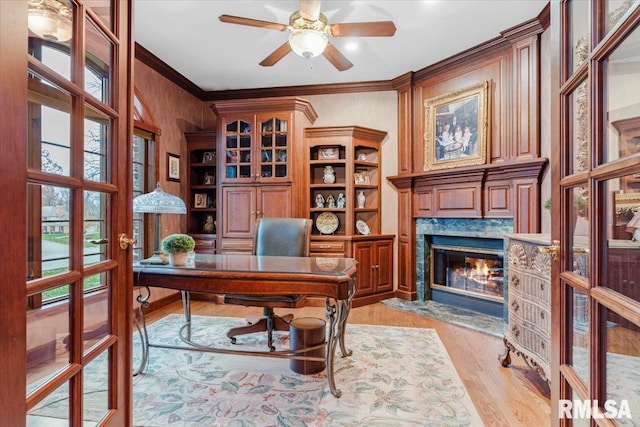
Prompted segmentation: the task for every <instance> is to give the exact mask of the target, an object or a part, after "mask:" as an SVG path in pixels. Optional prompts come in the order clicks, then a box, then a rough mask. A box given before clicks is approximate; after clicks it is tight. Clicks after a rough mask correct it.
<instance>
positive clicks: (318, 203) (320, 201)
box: [316, 193, 324, 208]
mask: <svg viewBox="0 0 640 427" xmlns="http://www.w3.org/2000/svg"><path fill="white" fill-rule="evenodd" d="M316 208H324V197H322V194H319V193H318V195H317V196H316Z"/></svg>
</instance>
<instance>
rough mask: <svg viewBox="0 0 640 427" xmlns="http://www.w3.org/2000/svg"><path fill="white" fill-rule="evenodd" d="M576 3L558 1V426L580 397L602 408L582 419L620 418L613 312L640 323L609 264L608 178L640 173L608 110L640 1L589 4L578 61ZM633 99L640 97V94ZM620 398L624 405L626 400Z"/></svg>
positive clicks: (554, 231) (554, 366)
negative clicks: (610, 403) (579, 265)
mask: <svg viewBox="0 0 640 427" xmlns="http://www.w3.org/2000/svg"><path fill="white" fill-rule="evenodd" d="M571 3H572V2H571V0H558V1H553V2H552V8H551V22H552V26H551V28H552V31H551V46H552V48H551V51H552V58H551V59H552V60H551V63H552V70H551V71H552V73H551V87H552V94H551V123H552V136H551V146H552V155H551V159H552V163H551V166H552V169H551V170H552V175H551V185H552V217H553V218H559V219H560V220H559V221H555V222H553V223H552V227H551V236H552V240H556V241H558V242H560V245H559V246H560V251H559V259H558V262H555V263H553V266H552V285H553V286H552V336H551V339H552V347H551V348H552V357H551V371H552V372H551V421H552V425H554V426H565V425H572V424H573V420H571V419H568V418H561V417H560V414H561V405H564V404H566V403H567V402H566V401H568V400H572V399H578V400H581V401H582V402H583V403H587V404H589V405H596V406H597V407H598V408H600V409H599V410H600V411H601V414H598V415H597V416H594V412H593V406H592V407H591V408H590V409H591V410H590V411H589V413H590V416H589V419H587V420H581V422H580V425H587V424H588V425H591V426H596V425H617V424H616V421H615V420H609V419H605V418H604V417H603V416H601V415H603V414H605V413H606V412H607V409H606V408H605V407H603V405H604V402H605V401H606V400H607V398H608V397H609V394H608V391H609V390H607V384H606V377H607V375H611V373H610V372H608V369H609V368H610V367H611V365H610V364H608V361H607V355H608V351H609V344H608V342H607V339H608V338H607V337H608V334H609V331H608V326H607V320H608V319H609V317H607V316H608V315H611V314H614V315H618V316H621V318H623V319H626V320H627V321H629V322H631V323H635V324H636V326H637V325H638V318H640V304H639V302H638V301H637V300H631V299H630V298H628V297H626V296H624V295H623V294H621V293H619V292H618V291H617V290H616V289H613V288H612V287H613V286H615V285H617V282H616V279H615V278H612V277H611V275H609V274H608V270H609V269H612V268H613V267H612V266H611V265H608V264H610V261H611V251H612V249H611V248H612V247H614V246H611V242H612V241H613V240H615V237H611V236H612V231H611V228H612V225H611V223H610V222H611V218H612V216H613V217H615V214H612V213H611V210H610V208H608V203H610V202H611V201H610V200H608V198H610V197H611V195H610V194H609V193H611V189H610V188H608V185H609V184H610V183H612V184H617V181H616V180H621V179H622V178H623V177H625V176H626V174H629V173H636V172H637V170H638V164H639V163H640V157H638V155H637V154H636V155H630V156H629V157H627V158H624V157H621V158H620V159H617V158H616V157H617V156H613V158H614V159H615V160H609V156H610V154H609V153H607V149H611V147H608V146H607V143H608V142H609V141H607V131H608V130H607V125H610V124H611V123H610V122H609V120H610V119H609V118H608V117H607V113H608V110H607V108H610V107H608V106H607V105H606V102H607V92H606V91H607V90H608V89H609V87H608V86H607V85H608V81H607V76H606V75H605V64H606V61H607V59H608V58H609V55H611V54H612V53H613V52H615V50H616V49H617V48H618V47H619V46H620V45H621V44H622V41H623V40H624V38H625V37H626V36H627V35H628V34H630V33H631V32H632V31H635V32H636V33H637V32H638V31H640V26H639V25H640V6H639V5H638V2H635V4H629V9H628V10H626V11H624V10H623V11H622V13H621V14H619V16H617V19H618V21H616V22H613V20H612V17H611V16H612V14H609V12H611V11H610V10H608V9H607V6H609V7H613V6H612V3H607V2H606V1H605V0H590V1H589V2H588V3H587V2H584V3H582V4H583V5H584V4H587V5H588V6H589V11H588V15H589V18H588V19H586V24H587V27H588V31H587V44H588V45H589V46H591V47H587V48H586V49H585V51H584V54H585V58H584V63H582V64H580V63H578V62H576V63H573V62H572V61H578V59H576V58H577V57H578V53H577V52H573V51H572V48H575V50H576V51H578V44H577V43H576V40H572V39H571V37H575V35H572V34H571V27H572V25H573V24H575V22H577V20H578V19H580V20H581V23H585V19H584V17H583V16H580V17H577V16H571V14H572V13H574V14H577V12H576V10H575V9H571V6H572V5H571ZM574 3H575V0H574ZM572 19H573V20H574V21H572ZM612 22H613V23H612ZM607 25H610V26H611V28H612V29H611V30H610V31H609V32H606V31H605V28H607ZM634 28H635V30H634ZM581 53H582V52H581ZM583 83H584V84H586V90H585V96H586V105H587V113H586V118H585V119H586V138H588V153H587V154H588V156H587V161H586V165H585V167H584V168H576V167H575V164H574V165H573V167H572V162H574V161H575V158H576V156H575V155H576V153H575V141H574V138H575V133H576V132H579V130H576V128H577V126H578V125H577V124H576V121H574V120H575V116H574V115H575V114H576V112H575V111H573V110H572V108H574V103H575V99H573V98H572V97H573V96H576V94H577V93H578V90H579V89H578V88H579V86H580V85H581V84H583ZM634 89H635V90H637V89H638V88H634ZM629 90H631V88H629ZM636 93H637V92H636ZM625 100H626V99H625ZM632 101H635V102H637V101H638V96H636V97H635V98H632ZM615 142H617V141H615ZM580 187H582V188H585V189H586V194H587V195H588V201H589V203H588V217H589V227H588V228H589V230H588V236H587V239H586V248H587V256H588V265H587V268H586V271H585V272H586V274H584V273H583V274H580V272H579V271H578V272H577V273H576V272H574V271H575V270H577V269H576V266H575V264H574V260H576V259H577V258H576V252H575V251H576V246H579V245H575V246H574V244H573V243H574V239H575V236H574V227H575V224H574V223H573V222H572V221H571V220H570V219H571V216H572V215H575V214H574V209H575V207H574V192H573V191H574V190H575V189H576V188H580ZM614 189H615V188H614ZM616 191H617V190H616ZM634 194H635V193H634ZM608 216H609V217H608ZM607 219H609V222H607ZM614 219H615V218H614ZM575 240H576V241H577V239H575ZM582 243H584V242H582ZM622 262H623V263H624V262H625V261H622ZM576 295H578V296H580V297H583V296H584V298H585V300H586V304H585V305H586V313H587V319H588V320H587V330H586V332H585V335H586V337H587V345H586V349H587V350H586V355H587V365H586V366H587V372H586V373H584V372H583V373H582V376H581V375H580V374H578V370H577V369H574V362H575V361H574V360H573V358H574V356H575V354H576V349H575V348H574V346H576V342H577V341H575V339H576V338H575V337H574V335H575V329H574V328H575V325H574V322H575V318H574V316H575V312H574V308H575V307H574V305H575V306H576V307H577V306H578V303H577V302H576V299H575V296H576ZM583 368H584V366H583ZM585 375H587V377H586V378H585ZM623 398H624V397H623ZM616 403H617V404H618V405H619V404H620V403H621V402H616ZM574 404H575V403H574ZM633 415H634V416H635V417H637V416H640V414H633ZM635 417H634V418H635ZM585 421H586V424H585Z"/></svg>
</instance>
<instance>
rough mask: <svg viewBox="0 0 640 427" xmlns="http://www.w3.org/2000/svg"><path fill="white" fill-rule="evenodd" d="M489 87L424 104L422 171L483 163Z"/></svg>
mask: <svg viewBox="0 0 640 427" xmlns="http://www.w3.org/2000/svg"><path fill="white" fill-rule="evenodd" d="M489 87H490V82H489V81H488V80H487V81H484V82H482V83H478V84H476V85H473V86H470V87H467V88H464V89H460V90H456V91H454V92H450V93H447V94H445V95H441V96H437V97H435V98H430V99H427V100H426V101H425V102H424V110H425V119H424V123H425V132H424V142H425V148H424V170H425V171H429V170H434V169H446V168H456V167H462V166H472V165H482V164H485V163H486V162H487V158H488V155H489V150H488V149H487V140H488V133H489Z"/></svg>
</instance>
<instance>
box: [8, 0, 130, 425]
mask: <svg viewBox="0 0 640 427" xmlns="http://www.w3.org/2000/svg"><path fill="white" fill-rule="evenodd" d="M131 3H132V2H130V1H126V0H44V1H43V0H28V1H27V0H24V1H22V0H21V1H0V20H1V25H0V51H1V52H2V60H1V61H0V74H1V75H2V78H1V79H0V81H1V83H0V85H1V89H2V100H1V101H0V103H1V104H2V108H1V111H2V114H0V125H1V126H0V138H1V144H0V147H1V148H0V149H1V150H2V155H0V188H1V192H0V206H2V210H1V213H0V236H2V238H3V239H4V244H2V245H0V260H1V261H0V262H1V263H2V274H1V276H0V280H1V281H2V285H1V286H0V288H1V289H2V293H3V298H2V303H1V304H0V305H1V308H0V322H1V325H2V326H1V327H0V346H1V347H2V363H0V378H2V382H1V383H0V384H1V388H0V401H2V405H0V419H1V420H2V421H0V424H2V425H11V426H21V425H32V426H41V425H55V426H58V425H69V426H77V425H105V426H123V425H131V400H132V399H131V393H132V391H131V360H130V358H131V313H132V285H131V274H132V270H131V264H132V257H131V249H130V247H129V245H130V244H131V243H132V242H131V240H129V239H128V238H127V236H130V235H131V228H132V213H131V207H130V205H131V182H132V179H131V173H130V171H131V167H129V165H130V164H131V160H130V152H131V150H130V149H129V141H130V139H131V135H132V133H133V132H132V131H133V128H132V123H133V119H132V114H131V111H132V107H131V100H132V90H131V87H132V73H131V69H132V42H131V37H132V36H131V26H130V23H129V21H130V17H131V9H132V4H131ZM36 9H37V10H36Z"/></svg>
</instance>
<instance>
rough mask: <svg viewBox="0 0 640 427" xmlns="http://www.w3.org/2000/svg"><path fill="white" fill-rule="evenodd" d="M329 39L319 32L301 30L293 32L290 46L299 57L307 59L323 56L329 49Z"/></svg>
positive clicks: (290, 37)
mask: <svg viewBox="0 0 640 427" xmlns="http://www.w3.org/2000/svg"><path fill="white" fill-rule="evenodd" d="M328 42H329V39H328V38H327V35H326V34H325V33H324V32H322V31H318V30H312V29H301V30H293V32H292V33H291V34H290V35H289V45H290V46H291V49H292V50H293V51H294V52H295V53H296V54H298V55H300V56H302V57H305V58H307V59H309V58H313V57H314V56H318V55H321V54H322V52H324V49H325V48H326V47H327V43H328Z"/></svg>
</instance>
